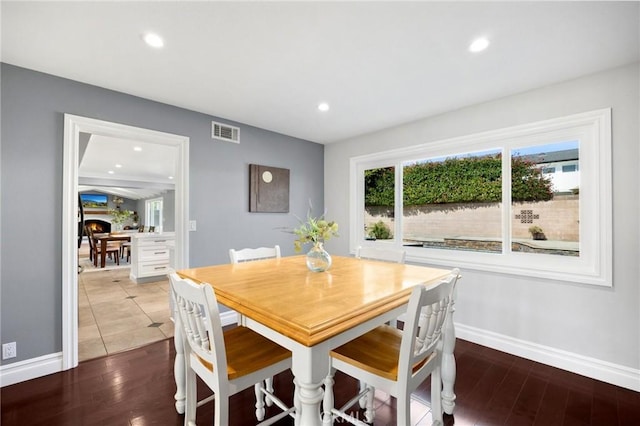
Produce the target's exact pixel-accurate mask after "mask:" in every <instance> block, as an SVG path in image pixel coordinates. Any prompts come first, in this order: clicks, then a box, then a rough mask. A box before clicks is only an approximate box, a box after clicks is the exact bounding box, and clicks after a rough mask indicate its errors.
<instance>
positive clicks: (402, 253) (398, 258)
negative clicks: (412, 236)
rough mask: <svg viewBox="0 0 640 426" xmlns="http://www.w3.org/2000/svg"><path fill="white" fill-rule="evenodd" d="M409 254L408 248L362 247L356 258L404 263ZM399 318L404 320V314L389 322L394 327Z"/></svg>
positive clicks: (358, 249)
mask: <svg viewBox="0 0 640 426" xmlns="http://www.w3.org/2000/svg"><path fill="white" fill-rule="evenodd" d="M406 256H407V251H406V250H398V249H391V248H380V247H362V246H358V248H356V258H358V259H370V260H381V261H383V262H392V263H404V259H405V257H406ZM398 320H400V321H404V320H405V317H404V315H401V316H399V317H398V318H397V319H394V320H391V321H390V322H389V324H390V325H391V326H393V327H397V326H398Z"/></svg>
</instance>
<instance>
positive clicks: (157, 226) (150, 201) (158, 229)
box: [144, 197, 164, 232]
mask: <svg viewBox="0 0 640 426" xmlns="http://www.w3.org/2000/svg"><path fill="white" fill-rule="evenodd" d="M156 202H160V207H161V208H160V217H159V218H158V220H159V221H160V223H159V224H156V223H154V224H151V211H150V208H149V206H150V205H151V204H153V203H156ZM163 204H164V198H162V197H158V198H150V199H148V200H145V202H144V216H145V222H146V225H147V226H154V227H155V231H156V232H161V231H162V222H163V221H164V220H163V217H162V211H163V210H164V205H163Z"/></svg>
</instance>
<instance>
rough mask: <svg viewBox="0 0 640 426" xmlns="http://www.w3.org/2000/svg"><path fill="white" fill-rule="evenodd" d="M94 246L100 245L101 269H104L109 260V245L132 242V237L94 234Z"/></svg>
mask: <svg viewBox="0 0 640 426" xmlns="http://www.w3.org/2000/svg"><path fill="white" fill-rule="evenodd" d="M93 241H94V244H100V267H101V268H104V266H105V264H106V259H107V243H109V242H111V241H120V242H124V241H131V235H128V234H115V233H114V234H112V233H104V234H93Z"/></svg>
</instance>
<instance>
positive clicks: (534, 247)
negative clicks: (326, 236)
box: [351, 109, 611, 285]
mask: <svg viewBox="0 0 640 426" xmlns="http://www.w3.org/2000/svg"><path fill="white" fill-rule="evenodd" d="M610 114H611V113H610V110H608V109H607V110H601V111H594V112H590V113H584V114H578V115H575V116H570V117H563V118H559V119H554V120H549V121H545V122H539V123H532V124H528V125H523V126H518V127H513V128H508V129H501V130H497V131H491V132H486V133H482V134H477V135H470V136H465V137H462V138H456V139H451V140H446V141H438V142H433V143H429V144H425V145H419V146H414V147H411V148H408V149H402V150H395V151H388V152H384V153H380V154H373V155H367V156H363V157H357V158H352V159H351V176H352V182H351V189H352V191H353V193H354V195H355V196H354V197H352V200H353V202H352V206H351V211H352V215H351V226H352V232H351V248H352V250H353V249H355V247H356V246H358V245H394V246H397V247H403V248H404V249H405V250H406V251H407V258H408V260H409V261H415V262H428V263H434V264H443V265H449V266H459V267H462V268H465V267H467V268H474V269H481V270H492V271H497V272H505V273H513V274H519V275H531V276H536V277H546V278H552V279H558V280H566V281H574V282H584V283H591V284H598V285H611V136H610V135H611V124H610Z"/></svg>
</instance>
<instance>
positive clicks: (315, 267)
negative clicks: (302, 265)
mask: <svg viewBox="0 0 640 426" xmlns="http://www.w3.org/2000/svg"><path fill="white" fill-rule="evenodd" d="M307 267H308V268H309V270H310V271H313V272H324V271H326V270H327V269H329V268H330V267H331V255H330V254H329V253H327V251H326V250H325V249H324V247H322V243H315V244H314V245H313V247H311V250H309V252H308V253H307Z"/></svg>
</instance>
